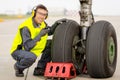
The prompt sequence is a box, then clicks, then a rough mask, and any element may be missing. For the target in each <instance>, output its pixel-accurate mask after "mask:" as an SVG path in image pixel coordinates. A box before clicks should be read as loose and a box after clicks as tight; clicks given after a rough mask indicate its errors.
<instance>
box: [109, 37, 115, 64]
mask: <svg viewBox="0 0 120 80" xmlns="http://www.w3.org/2000/svg"><path fill="white" fill-rule="evenodd" d="M114 58H115V43H114V40H113V38H112V37H110V39H109V40H108V61H109V63H110V64H112V63H113V61H114Z"/></svg>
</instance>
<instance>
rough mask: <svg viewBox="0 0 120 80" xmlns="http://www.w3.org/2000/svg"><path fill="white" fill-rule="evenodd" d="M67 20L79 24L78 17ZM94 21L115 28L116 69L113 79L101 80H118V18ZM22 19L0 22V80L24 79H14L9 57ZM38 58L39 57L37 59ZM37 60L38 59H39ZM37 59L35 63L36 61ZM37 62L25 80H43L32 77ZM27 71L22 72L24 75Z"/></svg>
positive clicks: (80, 78)
mask: <svg viewBox="0 0 120 80" xmlns="http://www.w3.org/2000/svg"><path fill="white" fill-rule="evenodd" d="M61 18H63V17H49V18H48V19H47V20H46V22H48V25H51V24H52V23H53V22H55V21H56V20H58V19H61ZM67 18H68V19H73V20H75V21H77V22H78V23H79V21H80V20H79V17H67ZM95 20H96V21H98V20H107V21H109V22H110V23H111V24H112V25H113V26H114V28H115V30H116V34H117V43H118V56H117V67H116V71H115V73H114V75H113V77H110V78H105V79H102V80H120V54H119V53H120V50H119V47H120V42H119V41H120V37H119V36H120V16H95ZM23 21H24V19H16V20H4V21H3V22H0V80H25V77H16V76H15V71H14V68H13V65H14V63H15V61H14V60H13V58H12V57H11V55H10V48H11V44H12V41H13V38H14V36H15V34H16V32H17V28H18V26H19V24H20V23H21V22H23ZM39 58H40V57H39ZM39 58H38V59H39ZM38 59H37V61H38ZM37 61H36V62H35V63H34V64H33V65H32V66H31V67H30V68H29V72H28V75H27V79H26V80H45V78H44V76H38V77H36V76H33V70H34V68H35V67H36V64H37ZM26 72H27V70H25V71H24V74H25V75H26ZM72 80H101V79H95V78H91V77H90V76H89V75H78V76H77V77H76V78H73V79H72Z"/></svg>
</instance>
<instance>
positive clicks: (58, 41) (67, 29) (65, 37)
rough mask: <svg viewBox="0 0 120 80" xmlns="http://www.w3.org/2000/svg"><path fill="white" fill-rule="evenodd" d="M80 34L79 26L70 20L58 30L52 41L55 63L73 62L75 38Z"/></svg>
mask: <svg viewBox="0 0 120 80" xmlns="http://www.w3.org/2000/svg"><path fill="white" fill-rule="evenodd" d="M78 34H79V24H78V23H77V22H75V21H73V20H68V21H67V22H64V23H62V24H60V25H59V26H58V27H57V28H56V30H55V33H54V36H53V41H52V54H51V55H52V61H53V62H72V44H73V38H74V37H75V36H76V35H78Z"/></svg>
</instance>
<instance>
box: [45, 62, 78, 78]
mask: <svg viewBox="0 0 120 80" xmlns="http://www.w3.org/2000/svg"><path fill="white" fill-rule="evenodd" d="M44 76H45V77H46V80H47V78H52V79H54V78H58V80H60V78H64V79H65V80H68V79H70V78H74V77H76V69H75V67H74V65H73V64H72V63H52V62H51V63H47V65H46V69H45V74H44Z"/></svg>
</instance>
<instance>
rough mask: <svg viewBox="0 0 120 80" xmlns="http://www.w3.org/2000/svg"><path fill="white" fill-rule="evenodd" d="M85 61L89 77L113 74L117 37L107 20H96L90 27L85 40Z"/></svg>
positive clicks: (104, 76)
mask: <svg viewBox="0 0 120 80" xmlns="http://www.w3.org/2000/svg"><path fill="white" fill-rule="evenodd" d="M111 53H112V54H111ZM110 58H112V59H111V61H110ZM86 62H87V69H88V74H89V75H90V76H91V77H94V78H107V77H111V76H113V74H114V72H115V69H116V62H117V38H116V32H115V30H114V28H113V26H112V25H111V24H110V23H109V22H107V21H97V22H96V23H94V24H93V25H92V27H90V29H89V31H88V35H87V41H86Z"/></svg>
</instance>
